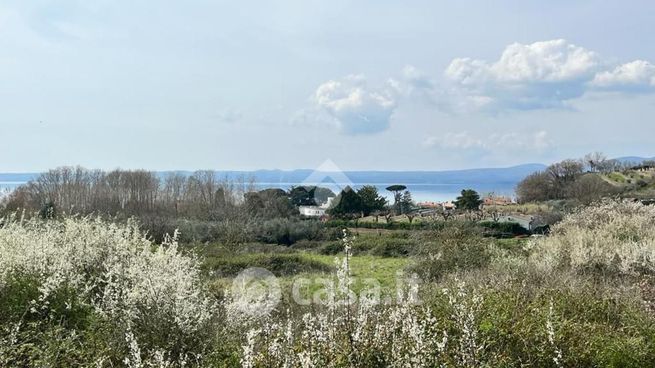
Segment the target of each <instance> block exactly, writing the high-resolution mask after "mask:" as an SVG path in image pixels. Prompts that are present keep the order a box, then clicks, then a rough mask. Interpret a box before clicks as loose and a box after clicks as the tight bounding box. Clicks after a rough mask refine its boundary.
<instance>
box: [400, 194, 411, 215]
mask: <svg viewBox="0 0 655 368" xmlns="http://www.w3.org/2000/svg"><path fill="white" fill-rule="evenodd" d="M413 210H414V201H413V200H412V193H410V192H409V190H406V191H405V192H404V193H403V195H402V197H401V198H400V213H401V214H404V215H407V214H408V213H410V212H412V211H413Z"/></svg>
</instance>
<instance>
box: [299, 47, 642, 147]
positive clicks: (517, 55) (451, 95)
mask: <svg viewBox="0 0 655 368" xmlns="http://www.w3.org/2000/svg"><path fill="white" fill-rule="evenodd" d="M590 92H595V93H604V92H613V93H652V92H655V65H653V64H652V63H650V62H648V61H644V60H635V61H631V62H628V63H625V64H620V65H616V64H612V63H610V62H609V61H608V60H607V59H604V58H603V57H601V56H600V55H599V54H598V53H596V52H594V51H591V50H588V49H586V48H584V47H582V46H578V45H575V44H572V43H570V42H568V41H566V40H564V39H557V40H549V41H540V42H534V43H531V44H521V43H513V44H511V45H509V46H507V47H505V49H504V50H503V51H502V53H501V55H500V58H499V59H498V60H496V61H486V60H482V59H473V58H468V57H464V58H455V59H453V60H452V61H451V62H450V63H449V65H448V67H447V68H446V69H445V71H444V72H443V75H442V79H441V80H435V79H432V78H431V77H430V76H429V75H428V74H426V73H424V72H422V71H421V70H419V69H417V68H416V67H414V66H411V65H408V66H406V67H405V68H404V69H403V70H402V71H401V73H399V75H398V76H397V77H393V78H389V79H388V80H387V81H386V82H385V83H384V84H383V86H382V87H378V88H373V87H370V86H369V85H368V83H367V80H366V78H365V77H363V76H362V75H350V76H347V77H345V78H341V79H336V80H329V81H327V82H325V83H323V84H321V85H320V86H318V88H317V89H316V91H315V92H314V95H313V97H312V105H313V106H312V109H313V110H310V111H314V115H316V116H317V117H315V118H312V117H311V116H310V117H309V118H308V117H307V116H305V117H304V120H312V119H313V120H316V121H319V120H325V119H322V118H319V117H318V115H320V114H326V115H328V116H329V117H330V119H332V121H333V122H334V124H335V125H336V126H337V127H338V129H339V130H340V131H341V132H343V133H345V134H372V133H378V132H381V131H384V130H386V129H388V128H389V126H390V121H391V119H392V116H393V114H394V112H395V110H396V109H397V108H398V106H399V105H401V104H403V103H404V102H408V101H412V102H421V103H426V104H429V105H433V106H436V108H438V109H440V110H442V111H446V112H450V113H458V114H462V113H475V112H485V113H491V114H497V113H501V112H508V111H525V110H540V109H561V108H569V107H570V103H571V102H572V101H574V100H575V99H578V98H580V97H582V96H584V95H585V94H587V93H590ZM316 112H318V113H316ZM305 115H307V114H305ZM452 138H454V139H455V141H457V139H458V138H457V137H452ZM497 138H498V137H497ZM500 138H502V137H500ZM465 141H466V140H465ZM471 144H472V145H475V144H473V143H471ZM477 145H478V146H481V145H480V144H477Z"/></svg>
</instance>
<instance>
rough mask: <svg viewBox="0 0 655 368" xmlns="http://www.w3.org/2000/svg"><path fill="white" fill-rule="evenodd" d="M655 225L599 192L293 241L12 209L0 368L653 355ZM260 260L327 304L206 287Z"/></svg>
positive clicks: (551, 362) (0, 300)
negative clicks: (263, 300) (256, 308)
mask: <svg viewBox="0 0 655 368" xmlns="http://www.w3.org/2000/svg"><path fill="white" fill-rule="evenodd" d="M653 223H655V209H654V208H653V207H649V206H644V205H642V204H638V203H628V202H620V201H607V202H601V203H595V204H592V205H590V206H587V207H580V208H577V209H576V210H574V211H573V213H571V214H568V215H566V216H565V217H564V219H563V221H561V222H560V223H559V224H557V225H555V226H553V228H552V231H551V233H550V235H548V236H543V237H538V238H528V239H521V238H518V239H494V238H490V237H485V236H484V232H483V229H482V228H480V227H479V226H475V225H473V224H471V223H470V222H459V221H448V222H444V223H443V224H442V225H440V226H439V227H438V228H433V229H425V230H423V231H391V230H388V231H385V232H381V233H363V234H362V235H360V236H358V237H354V235H353V234H352V233H347V234H346V235H345V236H344V237H342V238H341V240H319V239H318V238H312V239H311V240H301V241H296V242H295V243H294V244H293V245H291V246H288V245H273V244H264V243H247V242H246V243H237V244H221V245H217V244H212V243H208V244H204V245H202V246H199V245H194V246H190V245H187V246H180V245H178V244H177V241H176V239H177V238H178V236H175V234H174V233H173V236H171V237H166V238H165V239H166V240H165V241H164V242H161V243H156V242H153V241H151V240H149V239H148V237H147V235H146V234H144V233H143V232H142V231H141V230H140V229H139V226H138V225H137V224H136V223H133V222H128V223H122V224H120V223H111V222H108V221H105V220H100V219H97V218H86V217H63V218H60V219H55V220H52V219H50V220H41V219H37V218H35V219H31V220H24V219H20V218H16V217H10V218H7V219H5V220H4V221H3V222H2V225H1V226H0V265H1V266H2V267H0V322H1V326H2V329H1V330H0V339H1V340H2V344H0V366H51V367H56V366H61V367H65V366H99V367H121V366H127V367H146V366H156V367H174V366H203V367H238V366H243V367H311V366H314V367H387V366H391V367H442V366H443V367H514V366H535V367H569V366H571V367H573V366H575V367H600V366H602V367H605V366H609V367H647V366H654V365H655V338H653V336H655V279H654V277H653V275H654V272H653V271H655V269H654V268H653V267H654V266H653V263H652V262H653V256H654V252H655V232H654V231H653ZM273 228H275V229H277V228H278V227H277V225H276V226H274V227H273ZM181 236H184V234H183V233H182V234H181ZM328 244H329V246H330V248H329V251H328V249H326V247H327V245H328ZM334 259H336V262H334ZM395 260H403V262H395V263H394V267H397V266H398V265H404V266H402V267H404V270H403V269H402V268H401V269H398V268H394V270H395V271H400V270H402V271H404V272H402V273H400V274H398V275H395V276H394V277H398V280H401V281H403V283H401V284H400V285H399V286H398V287H396V288H393V289H391V290H387V292H386V293H382V296H383V297H382V299H378V298H377V297H376V295H377V294H375V293H369V292H368V291H371V290H368V289H366V288H362V287H360V286H358V287H355V286H354V285H355V284H356V283H357V282H358V281H357V280H356V279H357V278H365V277H380V275H379V274H376V272H380V271H379V270H380V269H385V270H391V269H392V268H390V267H389V268H384V267H380V268H376V269H374V268H373V266H372V265H373V263H374V261H375V262H380V263H378V265H380V264H384V262H389V263H391V262H392V261H395ZM252 266H258V267H265V268H270V269H271V270H272V271H273V272H274V273H277V275H278V276H280V278H281V281H283V282H282V283H281V284H282V287H283V288H286V287H288V286H289V284H290V283H292V282H293V281H294V280H295V278H296V277H306V278H307V277H309V278H318V277H320V278H322V279H328V280H332V283H331V284H330V285H332V286H326V288H325V289H322V290H321V291H322V293H321V295H322V296H323V298H324V299H322V300H323V301H324V303H312V304H310V305H299V304H297V303H295V302H294V300H293V298H291V297H290V296H289V294H290V292H289V291H288V290H286V289H285V290H283V297H282V300H281V302H280V304H277V305H275V306H274V308H272V309H270V310H267V311H265V312H262V313H261V314H259V315H248V316H240V313H242V312H241V309H240V308H239V307H240V304H239V301H238V299H235V298H234V296H233V295H232V294H231V293H230V292H229V290H228V291H225V292H223V291H221V290H217V289H216V287H217V286H221V287H223V286H229V284H230V278H231V277H232V275H234V274H235V273H236V272H238V270H239V268H245V267H252ZM217 270H218V271H217ZM395 271H394V272H395ZM385 272H390V271H385ZM413 274H416V276H414V275H413ZM392 278H393V277H392ZM419 281H420V282H419ZM384 284H385V285H388V284H389V282H388V281H385V283H384ZM311 291H314V290H313V289H312V290H311ZM389 291H391V293H389ZM388 296H391V298H387V297H388Z"/></svg>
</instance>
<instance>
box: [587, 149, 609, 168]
mask: <svg viewBox="0 0 655 368" xmlns="http://www.w3.org/2000/svg"><path fill="white" fill-rule="evenodd" d="M583 160H584V162H585V163H586V164H587V165H588V166H589V171H591V172H596V171H601V168H602V167H603V166H604V163H605V161H607V156H605V155H604V154H603V153H601V152H593V153H588V154H586V155H585V156H584V159H583Z"/></svg>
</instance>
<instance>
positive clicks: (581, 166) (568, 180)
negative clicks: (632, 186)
mask: <svg viewBox="0 0 655 368" xmlns="http://www.w3.org/2000/svg"><path fill="white" fill-rule="evenodd" d="M642 164H649V162H648V161H646V162H644V163H642ZM635 165H636V164H635V163H631V162H621V161H618V160H610V159H607V157H606V156H605V155H604V154H602V153H599V152H595V153H590V154H587V155H585V157H583V158H581V159H567V160H563V161H561V162H557V163H554V164H552V165H550V166H548V167H547V168H546V169H545V170H543V171H539V172H536V173H533V174H531V175H528V176H527V177H526V178H525V179H523V180H522V181H521V182H519V184H518V185H517V187H516V195H517V199H518V201H519V202H522V203H525V202H540V201H548V200H560V199H571V200H577V201H579V202H582V203H591V202H593V201H596V200H598V199H601V198H603V197H607V196H612V195H616V194H619V192H620V188H617V187H616V186H614V185H612V184H610V183H608V182H607V181H605V180H604V179H603V178H602V177H601V176H600V175H598V174H611V173H614V172H624V171H626V170H629V169H630V168H632V167H633V166H635Z"/></svg>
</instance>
